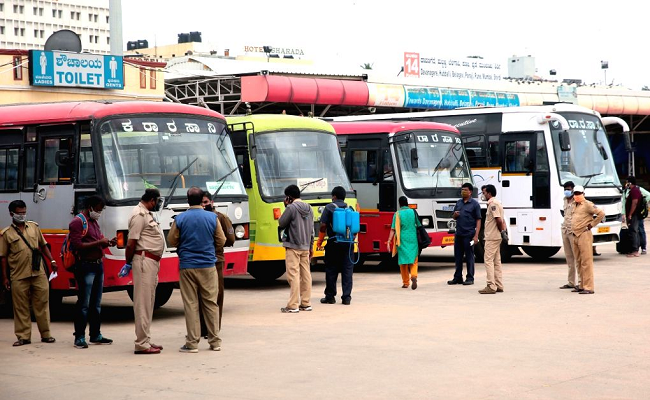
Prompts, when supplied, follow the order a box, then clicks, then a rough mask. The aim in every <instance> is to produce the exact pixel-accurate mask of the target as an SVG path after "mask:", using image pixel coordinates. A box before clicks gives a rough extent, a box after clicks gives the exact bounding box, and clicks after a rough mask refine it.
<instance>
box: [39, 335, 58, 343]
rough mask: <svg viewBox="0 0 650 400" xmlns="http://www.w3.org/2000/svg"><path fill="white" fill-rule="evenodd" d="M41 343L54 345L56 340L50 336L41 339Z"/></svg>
mask: <svg viewBox="0 0 650 400" xmlns="http://www.w3.org/2000/svg"><path fill="white" fill-rule="evenodd" d="M41 342H43V343H54V342H56V339H54V338H53V337H52V336H50V337H44V338H41Z"/></svg>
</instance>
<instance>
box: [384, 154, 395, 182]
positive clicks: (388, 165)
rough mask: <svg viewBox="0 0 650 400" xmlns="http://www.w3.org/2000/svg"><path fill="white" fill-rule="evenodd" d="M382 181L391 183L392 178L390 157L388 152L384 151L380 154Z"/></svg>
mask: <svg viewBox="0 0 650 400" xmlns="http://www.w3.org/2000/svg"><path fill="white" fill-rule="evenodd" d="M382 171H383V176H382V180H384V181H392V180H394V178H393V160H392V159H391V157H390V150H389V149H384V150H383V152H382Z"/></svg>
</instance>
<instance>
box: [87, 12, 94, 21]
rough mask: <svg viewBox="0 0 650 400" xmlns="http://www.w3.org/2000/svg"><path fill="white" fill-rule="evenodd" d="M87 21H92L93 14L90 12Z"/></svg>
mask: <svg viewBox="0 0 650 400" xmlns="http://www.w3.org/2000/svg"><path fill="white" fill-rule="evenodd" d="M88 22H93V15H92V14H88Z"/></svg>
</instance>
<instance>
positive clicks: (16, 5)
mask: <svg viewBox="0 0 650 400" xmlns="http://www.w3.org/2000/svg"><path fill="white" fill-rule="evenodd" d="M14 14H18V4H14Z"/></svg>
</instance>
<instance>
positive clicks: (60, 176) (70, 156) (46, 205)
mask: <svg viewBox="0 0 650 400" xmlns="http://www.w3.org/2000/svg"><path fill="white" fill-rule="evenodd" d="M74 134H75V126H74V125H57V126H45V127H39V128H37V129H36V139H37V142H38V147H37V148H36V151H37V160H38V161H37V162H36V182H35V183H34V187H33V189H34V192H33V193H32V194H31V196H30V195H27V197H28V198H27V199H25V202H26V203H27V207H28V210H27V211H28V213H29V219H33V220H34V221H37V222H39V223H40V224H41V228H44V229H53V228H54V229H67V227H68V224H69V223H70V219H71V216H72V214H73V212H74V211H75V210H73V207H74V187H73V178H74V177H73V171H74V165H75V152H74V145H73V143H74Z"/></svg>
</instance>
